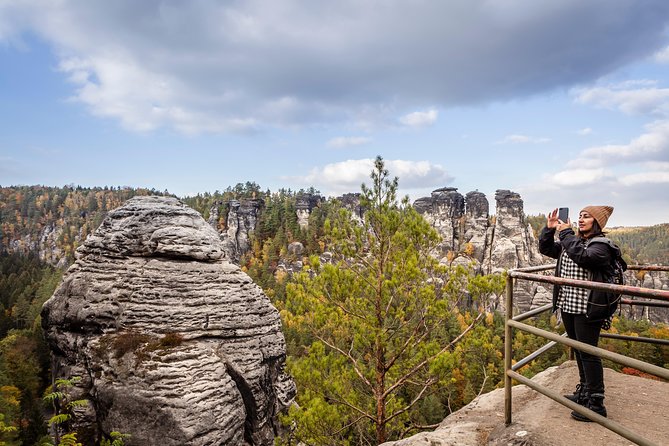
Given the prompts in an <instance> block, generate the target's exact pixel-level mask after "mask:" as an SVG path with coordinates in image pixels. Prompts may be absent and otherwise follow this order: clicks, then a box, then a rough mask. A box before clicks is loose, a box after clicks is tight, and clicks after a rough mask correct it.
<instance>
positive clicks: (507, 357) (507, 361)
mask: <svg viewBox="0 0 669 446" xmlns="http://www.w3.org/2000/svg"><path fill="white" fill-rule="evenodd" d="M512 317H513V278H512V277H511V275H510V274H509V273H508V272H507V275H506V314H505V316H504V422H505V423H506V425H507V426H508V425H509V424H511V376H509V372H510V371H511V355H512V349H511V346H512V343H513V331H512V327H511V325H509V320H511V318H512Z"/></svg>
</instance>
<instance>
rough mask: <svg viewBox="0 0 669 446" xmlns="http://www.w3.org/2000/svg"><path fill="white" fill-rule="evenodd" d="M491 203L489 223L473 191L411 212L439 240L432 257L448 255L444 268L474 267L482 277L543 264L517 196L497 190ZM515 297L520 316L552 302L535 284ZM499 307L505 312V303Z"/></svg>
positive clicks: (483, 202) (447, 193)
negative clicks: (493, 207)
mask: <svg viewBox="0 0 669 446" xmlns="http://www.w3.org/2000/svg"><path fill="white" fill-rule="evenodd" d="M495 201H496V212H495V218H494V219H492V218H490V214H489V208H488V206H489V205H488V200H487V199H486V197H485V195H484V194H483V193H481V192H478V191H474V192H469V193H468V194H467V195H466V196H463V195H462V194H460V193H459V192H458V191H457V189H456V188H453V187H447V188H441V189H437V190H435V191H433V192H432V194H431V196H430V197H424V198H419V199H418V200H416V201H415V202H414V207H415V208H416V210H417V211H418V212H419V213H421V214H422V215H423V217H425V219H426V220H427V221H428V222H429V223H430V224H432V226H433V227H434V228H435V229H436V230H437V232H439V234H440V235H441V237H442V240H443V241H442V243H441V244H440V246H439V249H438V252H437V253H435V254H436V255H437V256H441V257H443V256H446V255H447V254H449V253H450V255H451V257H450V259H449V258H447V257H444V259H443V260H442V261H443V262H449V263H450V262H453V261H455V262H462V263H469V262H472V261H473V262H474V264H475V265H476V266H477V268H478V269H479V270H480V271H481V272H483V273H485V274H490V273H494V272H500V271H503V270H505V269H511V268H521V267H527V266H534V265H540V264H542V263H545V261H546V259H545V258H544V257H542V256H541V254H539V250H538V246H537V241H536V239H535V237H534V233H533V231H532V228H531V227H530V225H529V224H528V223H527V222H526V221H525V213H524V211H523V200H522V199H521V198H520V195H518V194H517V193H515V192H511V191H508V190H498V191H497V192H496V194H495ZM514 293H515V299H514V302H516V303H517V305H518V307H519V308H520V309H522V310H527V309H530V308H534V307H536V306H539V305H543V304H544V303H545V302H547V299H549V298H550V296H549V293H548V292H547V290H546V289H545V288H544V287H541V286H538V285H536V284H533V283H519V284H518V285H517V286H516V289H515V291H514ZM499 307H500V308H504V306H503V303H501V302H500V306H499Z"/></svg>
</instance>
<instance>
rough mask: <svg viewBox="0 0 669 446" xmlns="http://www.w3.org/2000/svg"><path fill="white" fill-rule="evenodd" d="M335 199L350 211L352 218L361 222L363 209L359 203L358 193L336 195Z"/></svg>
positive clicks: (363, 213)
mask: <svg viewBox="0 0 669 446" xmlns="http://www.w3.org/2000/svg"><path fill="white" fill-rule="evenodd" d="M337 200H339V202H340V203H341V205H342V206H343V207H344V208H345V209H348V210H349V211H351V215H352V217H353V219H354V220H357V221H359V222H362V218H363V216H364V215H365V209H364V208H363V207H362V205H361V204H360V193H357V192H356V193H350V194H344V195H342V196H340V197H337Z"/></svg>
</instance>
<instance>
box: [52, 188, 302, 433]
mask: <svg viewBox="0 0 669 446" xmlns="http://www.w3.org/2000/svg"><path fill="white" fill-rule="evenodd" d="M42 324H43V328H44V330H45V333H46V336H47V340H48V342H49V345H50V347H51V349H52V353H53V357H54V362H53V372H54V375H55V376H57V377H66V378H67V377H72V376H81V377H82V378H83V379H82V380H81V382H80V383H79V384H78V385H77V386H76V388H75V395H74V397H76V398H83V399H87V400H88V401H89V405H88V406H87V407H86V408H85V409H83V410H81V411H79V413H77V416H76V418H75V420H76V422H75V426H74V427H75V429H77V431H78V432H79V439H80V441H82V442H83V443H84V444H95V442H96V441H99V440H100V438H101V436H102V435H103V434H104V433H109V432H110V431H112V430H116V431H120V432H123V433H127V434H130V435H131V437H130V439H129V440H128V441H126V444H128V445H148V446H150V445H162V446H168V445H174V446H176V445H185V444H189V445H210V444H216V445H271V444H273V438H274V435H275V432H276V431H277V429H278V426H277V414H278V413H279V412H280V411H281V410H283V409H284V408H286V407H287V406H288V405H289V404H290V403H291V401H292V399H293V397H294V394H295V386H294V383H293V382H292V380H291V379H290V378H289V377H288V376H287V375H286V374H285V373H284V371H283V369H284V363H285V341H284V337H283V335H282V333H281V323H280V320H279V315H278V312H277V310H276V309H275V308H274V307H273V306H272V305H271V304H270V302H269V300H268V299H267V297H266V296H265V295H264V294H263V293H262V291H261V290H260V288H259V287H258V286H256V285H255V284H253V283H252V281H251V280H250V278H249V277H248V276H247V275H246V274H244V273H243V272H242V271H241V270H240V269H239V268H238V267H237V266H235V265H234V264H232V263H230V262H228V261H226V260H225V259H224V247H223V245H222V243H221V240H220V237H219V234H218V233H217V232H216V231H215V230H214V229H212V228H211V227H210V226H209V225H208V224H207V223H206V222H205V221H204V219H203V218H202V217H201V216H200V215H199V214H198V213H197V212H195V211H194V210H192V209H190V208H188V207H186V206H185V205H183V204H182V203H181V202H179V201H178V200H176V199H173V198H163V197H136V198H133V199H131V200H128V201H127V202H126V203H125V204H124V205H123V206H122V207H120V208H118V209H116V210H114V211H112V212H111V213H109V215H108V216H107V218H106V219H105V220H104V222H103V223H102V225H101V226H100V227H99V228H98V229H97V231H96V232H95V233H94V234H93V235H92V236H91V237H89V238H88V239H87V240H86V242H85V243H84V245H82V246H81V247H80V248H79V249H78V251H77V260H76V262H75V263H74V264H73V265H72V266H71V267H70V269H69V270H68V271H67V273H66V275H65V277H64V279H63V282H62V284H61V285H60V286H59V287H58V289H57V290H56V291H55V293H54V295H53V296H52V297H51V299H49V301H47V302H46V304H45V305H44V308H43V311H42Z"/></svg>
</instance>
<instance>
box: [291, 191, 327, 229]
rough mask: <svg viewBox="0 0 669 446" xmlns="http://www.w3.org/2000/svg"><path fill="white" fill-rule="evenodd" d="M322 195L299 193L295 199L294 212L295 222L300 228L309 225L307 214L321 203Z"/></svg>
mask: <svg viewBox="0 0 669 446" xmlns="http://www.w3.org/2000/svg"><path fill="white" fill-rule="evenodd" d="M322 199H323V197H321V196H320V195H314V194H300V195H298V196H297V198H296V199H295V212H296V214H297V224H298V225H299V226H300V228H302V229H307V228H308V227H309V216H310V215H311V211H312V210H313V209H314V208H315V207H316V206H318V205H319V204H320V203H321V200H322Z"/></svg>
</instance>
